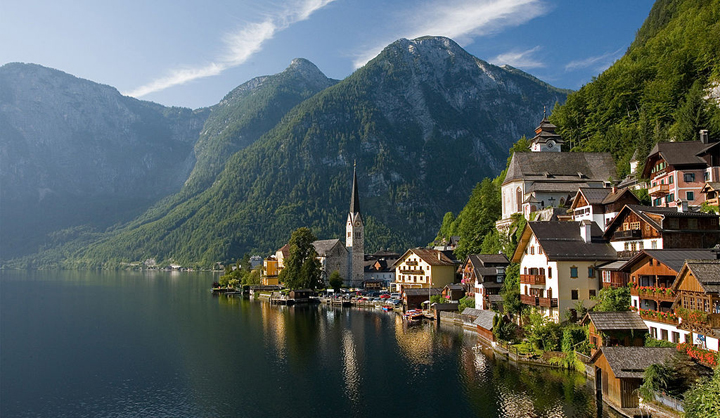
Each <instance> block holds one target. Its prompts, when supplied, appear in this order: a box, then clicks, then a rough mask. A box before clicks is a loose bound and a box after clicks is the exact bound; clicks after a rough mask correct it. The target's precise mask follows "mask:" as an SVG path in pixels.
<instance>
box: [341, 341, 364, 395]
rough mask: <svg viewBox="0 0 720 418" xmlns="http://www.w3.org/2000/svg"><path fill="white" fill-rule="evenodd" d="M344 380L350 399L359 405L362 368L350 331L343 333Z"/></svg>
mask: <svg viewBox="0 0 720 418" xmlns="http://www.w3.org/2000/svg"><path fill="white" fill-rule="evenodd" d="M343 380H344V381H345V392H346V393H347V397H348V399H350V401H352V402H353V403H357V402H358V401H359V400H360V390H359V389H360V380H361V379H360V367H359V366H358V360H357V352H356V350H355V342H354V341H353V335H352V332H351V331H350V330H345V331H344V332H343Z"/></svg>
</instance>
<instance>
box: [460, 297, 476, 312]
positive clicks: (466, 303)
mask: <svg viewBox="0 0 720 418" xmlns="http://www.w3.org/2000/svg"><path fill="white" fill-rule="evenodd" d="M474 307H475V299H474V298H471V297H469V296H465V297H463V298H461V299H460V300H459V301H458V311H460V312H462V311H464V310H465V308H474Z"/></svg>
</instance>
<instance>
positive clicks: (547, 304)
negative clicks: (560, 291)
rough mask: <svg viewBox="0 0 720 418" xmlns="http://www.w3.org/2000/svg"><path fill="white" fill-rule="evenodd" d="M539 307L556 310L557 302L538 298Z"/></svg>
mask: <svg viewBox="0 0 720 418" xmlns="http://www.w3.org/2000/svg"><path fill="white" fill-rule="evenodd" d="M539 302H540V306H544V307H546V308H557V306H558V300H557V298H552V299H551V298H539Z"/></svg>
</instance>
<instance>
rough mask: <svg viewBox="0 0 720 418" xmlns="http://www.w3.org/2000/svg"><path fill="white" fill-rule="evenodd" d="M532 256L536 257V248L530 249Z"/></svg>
mask: <svg viewBox="0 0 720 418" xmlns="http://www.w3.org/2000/svg"><path fill="white" fill-rule="evenodd" d="M530 255H535V247H530Z"/></svg>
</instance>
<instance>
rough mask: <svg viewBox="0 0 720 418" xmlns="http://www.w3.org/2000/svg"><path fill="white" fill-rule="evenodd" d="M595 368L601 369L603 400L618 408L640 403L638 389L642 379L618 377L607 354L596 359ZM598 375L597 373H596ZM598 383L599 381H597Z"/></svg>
mask: <svg viewBox="0 0 720 418" xmlns="http://www.w3.org/2000/svg"><path fill="white" fill-rule="evenodd" d="M594 365H595V370H596V373H597V370H598V369H600V371H601V374H602V377H601V380H602V382H601V385H602V396H603V400H605V401H606V402H608V403H609V404H611V405H613V406H615V407H617V408H637V407H638V405H639V404H640V400H639V398H638V395H637V392H636V389H637V388H638V387H640V384H641V383H642V379H618V378H617V377H615V374H614V373H613V371H612V369H611V368H610V364H609V363H608V362H607V359H606V358H605V354H602V353H601V354H600V355H599V356H598V358H597V359H595V363H594ZM596 375H597V374H596ZM596 384H597V382H596Z"/></svg>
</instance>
